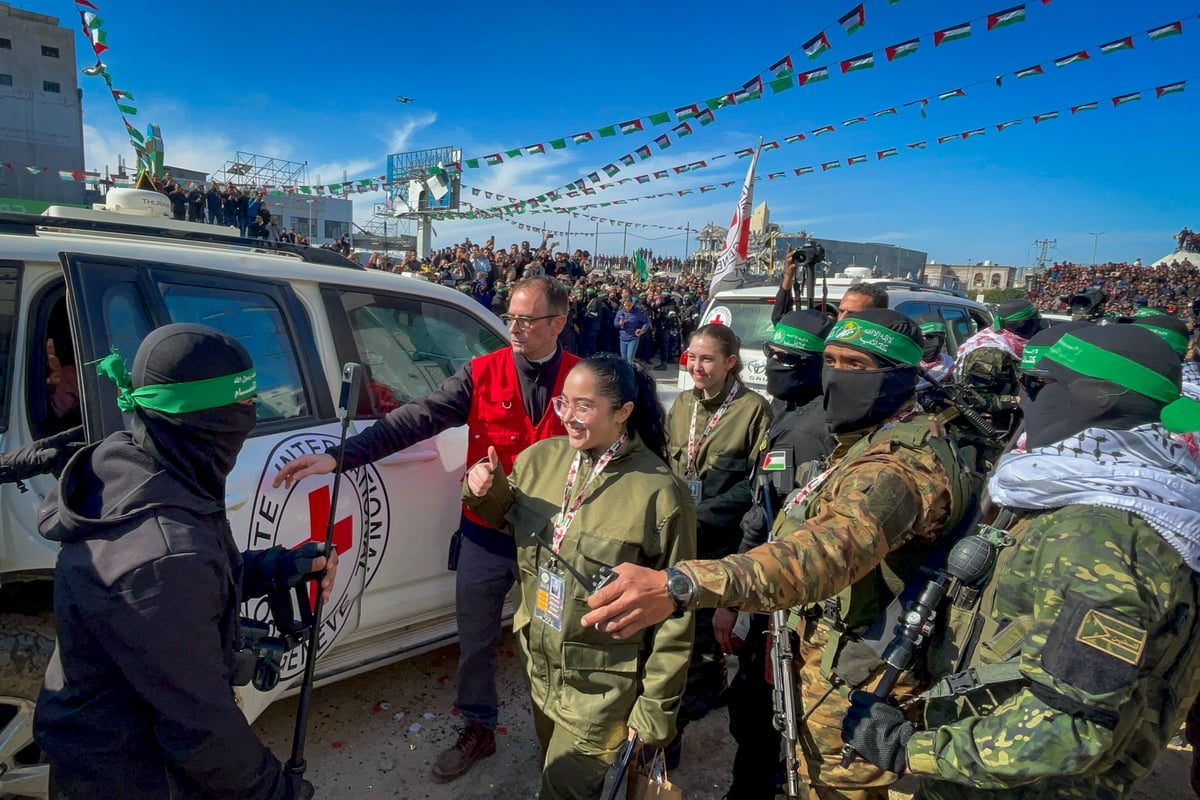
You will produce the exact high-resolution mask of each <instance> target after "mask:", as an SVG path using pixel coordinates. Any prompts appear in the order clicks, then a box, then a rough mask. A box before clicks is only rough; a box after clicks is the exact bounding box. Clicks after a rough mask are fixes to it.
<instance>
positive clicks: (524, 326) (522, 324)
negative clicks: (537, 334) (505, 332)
mask: <svg viewBox="0 0 1200 800" xmlns="http://www.w3.org/2000/svg"><path fill="white" fill-rule="evenodd" d="M557 316H558V314H546V315H544V316H541V317H514V316H513V315H512V314H501V315H500V321H501V322H503V323H504V327H506V328H511V327H512V326H513V323H516V325H517V330H519V331H523V330H528V329H529V328H531V327H532V326H533V323H535V322H538V321H540V320H543V319H554V318H555V317H557Z"/></svg>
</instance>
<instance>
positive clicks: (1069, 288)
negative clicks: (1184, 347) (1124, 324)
mask: <svg viewBox="0 0 1200 800" xmlns="http://www.w3.org/2000/svg"><path fill="white" fill-rule="evenodd" d="M1090 290H1098V291H1099V292H1101V293H1102V295H1103V297H1104V299H1105V301H1106V309H1107V312H1108V313H1110V314H1115V315H1124V316H1127V315H1130V314H1133V313H1134V312H1135V311H1137V310H1138V309H1139V308H1159V309H1163V310H1165V311H1168V312H1170V313H1172V314H1175V313H1178V314H1179V315H1180V316H1184V317H1186V318H1188V319H1189V320H1191V321H1197V318H1198V317H1200V304H1196V303H1194V301H1196V300H1197V299H1200V267H1198V266H1197V265H1195V264H1193V263H1192V262H1191V261H1189V260H1187V259H1184V260H1183V261H1171V262H1169V263H1167V264H1157V265H1155V266H1152V267H1143V266H1141V265H1140V264H1137V263H1134V264H1128V263H1124V262H1122V263H1108V264H1097V265H1095V266H1090V267H1089V266H1084V265H1082V264H1069V263H1061V264H1060V263H1055V264H1053V265H1052V266H1050V267H1048V268H1046V270H1045V271H1044V272H1041V273H1039V274H1037V275H1035V276H1034V277H1033V280H1032V282H1031V287H1030V291H1029V298H1030V299H1031V300H1033V302H1034V304H1035V305H1036V306H1037V307H1038V309H1039V310H1041V311H1048V312H1067V311H1069V310H1070V299H1071V298H1072V297H1074V296H1077V295H1081V294H1084V293H1086V292H1088V291H1090Z"/></svg>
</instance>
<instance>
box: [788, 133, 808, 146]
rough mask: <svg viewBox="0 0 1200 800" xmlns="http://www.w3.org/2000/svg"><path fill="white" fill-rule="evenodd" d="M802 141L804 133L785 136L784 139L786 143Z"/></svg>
mask: <svg viewBox="0 0 1200 800" xmlns="http://www.w3.org/2000/svg"><path fill="white" fill-rule="evenodd" d="M802 141H804V134H803V133H794V134H792V135H791V136H788V137H787V138H785V139H784V140H783V142H784V144H794V143H796V142H802Z"/></svg>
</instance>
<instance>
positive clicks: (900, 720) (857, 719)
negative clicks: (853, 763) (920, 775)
mask: <svg viewBox="0 0 1200 800" xmlns="http://www.w3.org/2000/svg"><path fill="white" fill-rule="evenodd" d="M916 729H917V728H916V726H915V725H913V724H912V722H910V721H909V719H908V717H907V716H905V715H904V712H903V711H901V710H900V709H899V708H897V707H896V706H894V705H892V704H891V702H889V700H888V699H885V698H881V697H876V696H875V695H873V694H871V693H870V692H860V691H854V692H851V693H850V709H849V710H848V711H847V712H846V717H845V719H843V720H842V741H843V742H845V743H846V744H848V745H850V746H851V747H853V748H854V749H855V750H856V751H857V752H858V754H859V755H860V756H862V757H863V758H865V759H866V760H867V761H870V762H871V763H872V764H874V765H875V766H877V767H879V768H881V769H886V770H888V771H889V772H894V773H896V774H897V775H903V774H904V771H905V769H907V768H908V757H907V754H906V752H905V748H906V747H907V746H908V740H909V739H910V738H912V735H913V732H914V731H916Z"/></svg>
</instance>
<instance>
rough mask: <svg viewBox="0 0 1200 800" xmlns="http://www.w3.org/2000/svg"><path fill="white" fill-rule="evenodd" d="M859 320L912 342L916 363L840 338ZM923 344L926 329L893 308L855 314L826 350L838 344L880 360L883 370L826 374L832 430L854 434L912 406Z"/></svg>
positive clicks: (836, 329) (827, 413) (841, 324)
mask: <svg viewBox="0 0 1200 800" xmlns="http://www.w3.org/2000/svg"><path fill="white" fill-rule="evenodd" d="M854 320H864V321H867V322H870V323H873V324H874V325H877V326H879V327H882V328H886V329H887V330H890V331H895V332H896V333H898V334H900V336H901V337H907V339H909V340H910V342H909V343H908V349H909V350H910V351H911V352H912V354H913V358H910V359H908V360H906V361H901V360H897V359H895V358H889V357H887V356H885V355H882V354H881V353H879V352H878V351H876V350H872V349H870V348H867V347H862V346H860V345H858V344H856V343H855V342H854V341H853V340H851V339H840V338H838V337H839V333H840V332H841V331H842V330H844V329H845V327H846V326H845V323H847V322H853V321H854ZM923 341H924V340H923V338H922V336H921V329H920V328H919V327H918V326H917V324H916V323H915V322H913V321H912V320H911V319H909V318H908V317H906V316H904V315H903V314H901V313H899V312H896V311H892V310H890V309H887V308H868V309H865V310H863V311H858V312H852V313H850V314H847V315H846V316H845V317H844V318H843V319H842V320H841V321H839V323H838V324H837V325H835V326H834V329H833V331H832V332H831V333H830V335H829V338H828V339H827V340H826V346H828V345H835V344H836V345H840V346H843V347H849V348H852V349H854V350H859V351H861V352H864V353H867V354H868V355H870V356H871V357H872V358H873V359H875V363H877V364H878V365H879V368H878V369H866V370H848V369H833V368H832V367H825V368H824V370H823V371H822V373H821V383H822V386H823V388H824V391H825V418H826V419H827V420H828V421H829V427H830V429H831V430H832V431H833V432H834V433H848V432H850V431H857V430H861V429H863V428H868V427H871V426H874V425H878V424H879V423H881V422H883V421H884V420H886V419H888V418H889V417H891V416H893V415H895V413H896V412H897V411H899V410H900V409H902V408H903V407H904V406H905V405H906V404H908V403H911V402H912V401H913V399H914V397H915V394H916V385H917V375H918V364H919V363H920V362H919V359H920V353H921V350H922V345H923ZM901 344H903V342H902V341H901Z"/></svg>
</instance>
